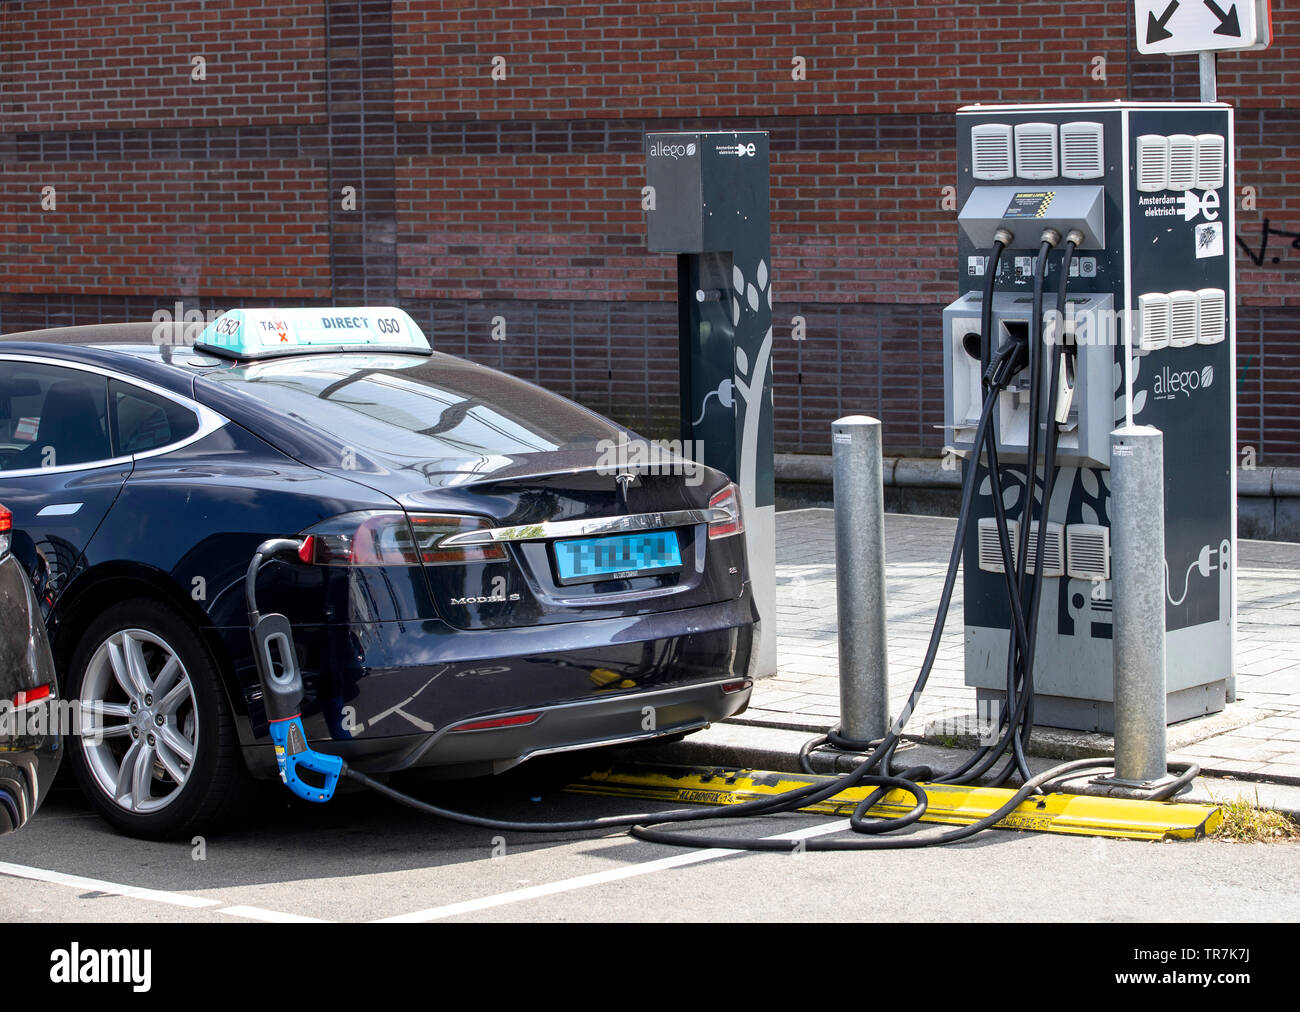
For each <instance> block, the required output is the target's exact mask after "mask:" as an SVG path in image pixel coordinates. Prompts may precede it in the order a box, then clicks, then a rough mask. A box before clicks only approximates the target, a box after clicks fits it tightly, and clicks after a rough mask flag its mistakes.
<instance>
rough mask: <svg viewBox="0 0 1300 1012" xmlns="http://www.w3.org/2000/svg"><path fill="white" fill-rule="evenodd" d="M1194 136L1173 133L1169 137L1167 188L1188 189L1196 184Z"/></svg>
mask: <svg viewBox="0 0 1300 1012" xmlns="http://www.w3.org/2000/svg"><path fill="white" fill-rule="evenodd" d="M1196 160H1197V156H1196V138H1195V137H1193V136H1192V135H1191V134H1174V135H1173V136H1172V137H1170V138H1169V189H1171V190H1190V189H1191V188H1192V187H1194V186H1195V185H1196Z"/></svg>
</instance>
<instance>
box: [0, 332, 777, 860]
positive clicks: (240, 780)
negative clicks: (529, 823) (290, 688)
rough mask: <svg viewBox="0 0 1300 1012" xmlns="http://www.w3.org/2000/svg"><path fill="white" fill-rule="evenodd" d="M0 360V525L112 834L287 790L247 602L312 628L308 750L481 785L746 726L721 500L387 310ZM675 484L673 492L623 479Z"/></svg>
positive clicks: (143, 337)
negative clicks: (11, 529) (289, 542)
mask: <svg viewBox="0 0 1300 1012" xmlns="http://www.w3.org/2000/svg"><path fill="white" fill-rule="evenodd" d="M178 336H179V335H177V334H175V333H173V332H172V328H171V327H170V325H167V324H147V323H146V324H112V325H103V326H91V327H76V328H65V329H62V330H46V331H32V332H29V333H25V334H11V335H9V336H8V338H7V339H6V340H5V342H4V343H0V501H3V502H5V503H6V504H7V505H8V506H9V507H10V508H11V509H12V511H13V514H14V525H15V528H16V529H18V530H21V531H22V535H21V536H20V537H18V538H16V539H15V541H14V545H13V553H14V555H15V557H16V558H17V559H18V560H19V561H20V562H21V563H22V564H23V566H24V567H26V569H27V572H28V574H29V575H30V577H31V580H32V583H33V586H34V588H35V592H36V596H37V598H38V599H39V600H40V602H41V604H42V608H43V610H44V618H45V622H46V626H47V628H48V630H49V634H50V639H51V642H52V645H53V650H54V657H55V661H56V665H57V667H58V669H59V671H60V673H61V676H62V680H63V684H64V692H65V694H66V696H67V697H68V698H70V699H79V700H80V701H81V708H82V724H83V733H82V734H81V735H80V736H78V737H75V738H73V739H71V740H69V742H68V751H69V753H70V755H69V761H70V763H71V765H72V767H73V769H74V770H75V772H76V775H77V777H78V779H79V781H80V783H81V785H82V787H83V789H84V790H85V792H86V794H87V796H88V797H89V798H90V800H91V802H92V803H93V804H94V805H95V807H96V808H97V809H98V810H99V811H100V812H101V813H102V814H103V815H104V817H105V818H106V819H108V820H109V821H110V822H111V823H112V824H113V825H115V826H116V827H118V828H119V829H120V830H122V831H124V832H127V833H131V834H136V835H141V836H149V837H159V836H175V835H185V834H189V833H191V832H195V831H198V830H200V829H202V828H205V827H211V826H213V825H215V824H218V823H219V822H220V821H222V820H224V819H225V818H227V817H228V816H230V815H231V814H233V813H234V812H235V811H236V810H237V809H238V808H239V806H240V805H241V801H242V798H243V796H244V788H245V787H246V786H247V780H248V776H249V774H250V773H251V774H252V775H253V776H262V777H268V776H274V775H275V770H276V766H275V759H274V755H273V753H272V749H271V746H270V744H269V742H270V739H269V737H268V735H267V726H266V717H265V713H264V711H263V708H262V704H261V696H260V689H259V686H258V679H257V674H256V671H255V668H254V664H253V658H252V650H251V644H250V637H249V630H248V609H247V605H246V603H245V597H244V589H243V586H242V580H243V577H244V574H245V569H246V567H247V566H248V564H249V561H250V559H251V557H252V555H253V553H254V551H255V549H256V548H257V546H258V545H259V544H260V543H261V542H262V541H264V540H266V539H268V538H272V537H295V538H298V539H300V540H301V541H302V550H301V552H300V553H299V557H298V558H296V559H295V558H289V559H284V560H277V561H275V562H272V563H269V564H267V565H265V566H264V567H263V568H262V570H261V575H260V577H259V579H258V582H257V595H258V607H259V608H260V610H261V611H263V612H273V611H274V612H282V613H283V614H285V615H286V616H287V617H288V618H289V620H290V622H291V623H292V626H293V630H294V641H295V646H296V649H297V654H298V661H299V664H300V666H301V668H302V672H303V678H304V682H305V684H306V698H305V700H304V709H303V720H304V724H305V726H306V729H307V732H308V736H309V738H310V739H311V740H312V743H313V746H314V747H316V748H317V749H319V750H321V751H324V752H333V753H335V754H339V755H342V756H344V757H345V758H346V759H347V761H348V762H349V763H350V764H351V765H353V766H355V767H357V768H359V769H362V770H366V771H370V772H389V771H396V770H401V769H406V768H411V767H416V766H433V765H437V766H444V767H449V768H454V772H456V773H464V774H466V775H475V774H480V773H487V772H493V771H501V770H504V769H507V768H509V767H511V766H513V765H515V764H517V763H519V762H522V761H523V760H525V759H527V758H529V757H531V756H536V755H541V754H544V753H549V752H557V751H566V750H571V749H579V748H586V747H591V746H597V745H603V744H609V743H612V742H627V741H637V740H642V739H647V740H648V739H654V738H660V737H667V736H678V735H681V734H683V733H688V732H690V731H693V730H697V729H699V728H701V727H704V726H706V725H707V724H708V723H710V722H712V721H716V720H719V719H722V718H725V717H728V716H730V715H732V714H735V713H737V712H739V711H740V710H742V709H744V707H745V706H746V705H747V703H748V700H749V693H750V685H751V683H750V681H749V674H750V672H749V662H750V654H751V644H752V642H753V637H754V623H755V621H756V613H755V610H754V605H753V599H752V594H751V591H750V587H749V582H748V576H747V573H746V569H745V553H744V538H743V537H742V536H739V535H741V534H742V533H743V519H742V515H741V509H740V502H739V496H738V493H737V490H736V488H735V486H733V485H731V484H730V483H729V482H728V481H727V479H726V477H725V476H723V475H721V474H719V473H718V472H716V471H713V470H710V469H708V468H703V467H699V466H696V465H690V466H687V465H688V462H682V461H680V460H677V461H675V463H676V464H681V465H682V466H668V465H669V464H674V461H667V462H665V458H664V457H663V456H662V455H661V454H660V455H656V454H650V455H649V456H648V457H642V458H638V457H637V455H636V454H635V453H628V452H626V451H627V450H628V447H629V446H632V447H635V446H638V445H639V446H642V447H644V446H645V445H646V444H644V442H638V440H637V437H635V436H634V435H632V434H631V433H629V432H628V431H627V430H626V429H624V428H622V427H620V426H618V425H616V424H614V423H613V422H611V421H609V420H607V419H605V418H603V417H601V416H599V415H597V414H594V413H592V412H591V411H588V410H586V409H585V408H582V407H580V406H578V405H576V404H574V403H572V402H571V401H568V400H565V399H564V398H561V397H558V396H555V395H553V394H550V393H548V392H546V391H545V390H542V389H540V388H538V387H536V386H533V385H531V384H529V383H524V382H521V381H519V380H517V379H513V378H512V377H510V376H507V375H505V374H503V373H500V372H497V371H494V370H492V369H488V368H484V367H482V366H478V365H474V364H472V363H470V362H467V361H463V360H460V359H456V358H452V357H450V356H447V355H442V354H437V353H434V352H432V351H431V350H430V348H429V345H428V342H427V340H426V339H425V337H424V335H423V334H422V333H421V332H420V329H419V327H418V326H417V325H416V324H415V323H414V322H413V321H412V320H411V319H410V318H409V317H408V316H407V315H406V314H405V313H403V312H401V311H400V310H395V309H328V310H307V309H299V310H232V311H231V312H229V313H227V314H225V315H224V316H222V317H220V318H219V319H217V320H215V321H213V322H212V323H210V324H209V325H208V326H207V327H206V328H205V329H203V331H202V333H200V334H198V335H197V340H195V339H194V337H193V335H191V336H190V338H189V340H188V341H180V340H177V338H178ZM635 459H653V460H655V462H656V463H655V466H653V467H648V468H647V467H628V466H623V465H624V464H625V462H626V461H627V460H635Z"/></svg>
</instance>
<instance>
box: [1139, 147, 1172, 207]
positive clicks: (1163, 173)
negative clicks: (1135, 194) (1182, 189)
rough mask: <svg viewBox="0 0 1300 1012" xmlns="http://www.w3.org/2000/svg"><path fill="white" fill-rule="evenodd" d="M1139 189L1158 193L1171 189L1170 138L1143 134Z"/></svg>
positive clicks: (1140, 148)
mask: <svg viewBox="0 0 1300 1012" xmlns="http://www.w3.org/2000/svg"><path fill="white" fill-rule="evenodd" d="M1137 151H1138V170H1137V175H1138V189H1139V190H1141V191H1142V192H1143V193H1157V192H1159V191H1160V190H1165V189H1168V188H1169V138H1168V137H1161V136H1160V135H1159V134H1143V135H1142V136H1141V137H1139V138H1138V148H1137Z"/></svg>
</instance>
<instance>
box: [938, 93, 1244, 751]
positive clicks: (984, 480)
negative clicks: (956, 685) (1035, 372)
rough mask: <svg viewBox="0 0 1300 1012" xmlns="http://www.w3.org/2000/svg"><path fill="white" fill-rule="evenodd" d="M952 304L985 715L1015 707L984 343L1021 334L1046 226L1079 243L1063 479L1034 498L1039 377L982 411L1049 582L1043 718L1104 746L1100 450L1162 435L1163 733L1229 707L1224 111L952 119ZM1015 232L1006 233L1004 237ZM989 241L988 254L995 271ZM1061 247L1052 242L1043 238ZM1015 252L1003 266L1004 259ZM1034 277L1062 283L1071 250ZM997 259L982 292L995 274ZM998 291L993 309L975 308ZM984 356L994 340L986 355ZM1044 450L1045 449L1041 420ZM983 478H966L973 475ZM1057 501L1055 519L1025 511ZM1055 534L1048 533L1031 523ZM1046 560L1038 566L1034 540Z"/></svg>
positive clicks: (1055, 108) (1106, 456)
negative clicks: (1133, 431) (1119, 437)
mask: <svg viewBox="0 0 1300 1012" xmlns="http://www.w3.org/2000/svg"><path fill="white" fill-rule="evenodd" d="M957 124H958V129H957V140H958V158H959V169H960V172H959V184H958V206H959V207H960V208H961V211H960V215H959V222H960V229H959V232H960V235H959V240H958V267H959V270H958V274H959V291H960V297H959V298H958V299H957V301H956V302H954V303H952V305H950V306H948V307H947V309H946V310H945V311H944V315H943V340H944V384H945V418H944V422H945V427H946V433H947V439H948V440H949V444H950V446H951V447H952V449H953V450H955V451H956V452H957V453H959V454H961V455H962V456H963V457H964V458H965V460H964V464H963V467H964V479H965V480H967V481H975V482H977V483H978V488H977V494H976V495H975V498H974V507H973V510H972V515H971V522H970V525H969V527H968V529H967V533H966V539H965V543H964V546H963V571H964V577H963V588H964V608H965V670H966V684H967V685H970V686H973V687H975V688H976V691H977V700H978V704H979V708H980V710H981V713H985V712H988V711H990V710H993V709H994V708H996V707H997V706H999V705H1002V704H1003V703H1004V702H1005V701H1006V699H1007V695H1008V675H1007V671H1008V651H1009V632H1010V630H1011V623H1012V616H1011V613H1010V609H1009V605H1008V602H1007V600H1006V591H1005V582H1006V577H1005V575H1004V568H1003V560H1004V557H1003V555H1002V554H1000V551H999V533H998V526H997V523H998V522H997V518H996V516H995V513H996V512H997V510H996V509H995V507H996V504H994V503H993V501H992V496H993V490H994V489H995V488H996V487H997V484H998V483H997V482H996V481H994V482H991V481H990V476H989V473H988V468H987V467H986V466H985V464H984V463H982V462H981V460H980V447H977V446H975V445H974V440H975V432H976V424H977V419H978V418H979V416H980V411H981V401H982V397H981V393H982V390H981V382H982V377H983V376H984V373H985V369H986V368H987V365H988V362H987V356H988V351H987V347H986V348H985V349H983V354H984V356H985V360H984V361H983V362H982V361H981V351H982V349H981V327H982V325H983V323H984V320H982V317H983V315H984V314H985V313H986V312H987V313H988V317H987V318H988V320H991V323H992V327H991V333H990V335H989V338H990V339H991V345H992V347H995V348H996V347H998V346H999V345H1000V344H1002V343H1003V342H1011V341H1015V340H1021V341H1023V340H1025V339H1026V338H1027V336H1028V334H1029V331H1030V330H1031V325H1032V322H1033V321H1032V317H1033V310H1034V304H1035V298H1034V295H1033V294H1032V293H1033V290H1034V285H1035V283H1036V282H1035V277H1034V275H1035V271H1036V270H1037V269H1038V264H1037V261H1038V258H1037V257H1036V255H1035V254H1036V253H1037V252H1039V247H1040V243H1041V242H1042V241H1043V236H1044V234H1045V232H1050V231H1052V230H1054V231H1055V233H1057V236H1056V238H1057V241H1059V239H1060V237H1061V236H1065V235H1067V234H1068V235H1070V236H1071V237H1072V239H1071V242H1072V244H1073V245H1072V249H1073V250H1074V251H1075V252H1074V256H1073V259H1072V260H1070V261H1069V262H1070V266H1069V269H1068V275H1069V276H1068V277H1067V278H1066V285H1067V287H1066V291H1067V293H1068V294H1067V296H1066V298H1067V301H1066V303H1065V305H1066V310H1065V313H1064V318H1063V319H1057V318H1055V315H1054V314H1052V315H1051V318H1049V319H1048V320H1047V321H1046V322H1045V323H1044V330H1043V334H1044V339H1045V341H1047V342H1049V343H1050V342H1051V341H1061V342H1063V346H1062V353H1061V356H1060V368H1059V370H1057V371H1056V373H1055V374H1054V375H1053V374H1052V373H1051V372H1050V371H1049V372H1045V373H1044V374H1043V376H1042V380H1041V382H1042V386H1041V388H1040V389H1039V390H1038V391H1037V396H1038V397H1040V398H1042V399H1043V400H1046V399H1047V398H1048V396H1049V394H1050V390H1051V387H1052V386H1053V385H1054V386H1055V387H1056V389H1057V401H1056V412H1055V418H1056V420H1057V422H1058V423H1059V426H1058V427H1059V435H1058V436H1057V440H1058V443H1057V446H1056V454H1057V456H1056V462H1055V463H1056V468H1055V470H1054V474H1055V481H1054V483H1053V482H1052V481H1049V480H1047V478H1046V475H1044V477H1043V478H1041V479H1039V480H1037V481H1035V483H1034V487H1035V492H1034V494H1033V495H1031V494H1030V479H1029V478H1028V477H1027V474H1026V472H1027V470H1028V468H1027V466H1026V464H1027V461H1028V460H1029V456H1028V453H1029V446H1030V427H1031V422H1030V418H1031V416H1030V411H1029V405H1030V395H1031V387H1032V385H1033V384H1032V380H1031V376H1030V373H1029V371H1028V370H1024V371H1022V372H1021V373H1019V374H1018V375H1017V376H1016V377H1015V379H1014V380H1013V381H1012V382H1010V383H1009V384H1008V385H1006V387H1005V388H1004V389H1002V390H1001V391H1000V392H999V393H998V394H997V404H996V407H995V409H994V410H993V412H992V415H991V422H992V427H993V432H994V435H993V441H994V442H995V444H996V448H997V455H998V459H999V460H1000V464H1001V469H1002V470H1001V475H1002V478H1001V485H1002V489H1001V491H1002V496H1001V506H1002V507H1003V512H1004V515H1005V518H1006V522H1007V526H1008V528H1009V529H1010V533H1011V535H1012V540H1013V541H1014V540H1015V538H1016V536H1017V535H1019V534H1020V533H1021V525H1024V524H1028V525H1029V531H1028V533H1029V535H1030V536H1029V538H1028V542H1029V546H1030V547H1029V551H1028V558H1027V568H1026V570H1025V572H1026V573H1027V574H1029V575H1030V576H1032V577H1033V579H1035V580H1041V583H1042V587H1041V607H1039V608H1038V610H1037V622H1036V624H1035V626H1034V628H1036V630H1037V633H1036V638H1037V659H1038V662H1037V664H1036V665H1035V672H1034V676H1033V680H1034V695H1033V699H1034V703H1033V706H1034V720H1035V722H1036V723H1039V724H1046V725H1052V726H1057V727H1066V728H1075V729H1082V730H1096V731H1112V730H1113V729H1114V722H1115V718H1114V709H1113V685H1112V674H1113V663H1112V643H1111V624H1112V611H1111V609H1112V600H1113V594H1112V587H1111V573H1110V543H1111V538H1110V528H1111V522H1112V517H1111V515H1110V512H1109V505H1110V466H1111V459H1110V444H1109V434H1110V432H1111V430H1113V429H1114V428H1115V427H1116V426H1117V425H1122V424H1125V423H1126V422H1127V423H1130V424H1134V423H1135V424H1138V425H1151V426H1155V427H1156V428H1158V429H1160V430H1161V431H1162V432H1163V433H1164V453H1165V463H1164V473H1165V488H1164V502H1163V503H1158V502H1153V503H1151V504H1150V508H1151V509H1163V511H1164V521H1165V523H1164V526H1165V545H1164V557H1165V587H1166V601H1165V606H1166V656H1167V667H1168V677H1167V689H1166V691H1167V717H1168V721H1169V723H1173V722H1176V721H1179V720H1185V719H1188V718H1190V717H1194V716H1199V715H1201V714H1205V713H1211V712H1214V711H1217V710H1221V709H1222V708H1223V706H1224V704H1225V698H1226V696H1227V694H1228V691H1229V686H1231V685H1232V684H1233V674H1234V657H1233V644H1234V625H1235V614H1236V613H1235V583H1234V572H1235V564H1236V472H1235V456H1234V447H1235V445H1236V396H1235V392H1236V391H1235V383H1234V380H1233V376H1234V362H1235V323H1236V320H1235V309H1234V307H1235V295H1236V293H1235V271H1234V265H1233V254H1234V239H1233V236H1234V235H1235V227H1234V220H1233V219H1234V199H1233V194H1234V189H1233V136H1232V110H1231V109H1230V108H1229V107H1228V106H1226V105H1223V104H1220V103H1177V104H1175V103H1122V102H1114V103H1105V104H1101V103H1085V104H1062V105H1023V106H972V107H967V108H963V109H961V110H960V111H959V112H958V115H957ZM1000 230H1004V231H1000ZM995 242H996V243H999V245H997V247H996V253H997V254H1003V255H1000V256H997V255H993V256H991V253H993V252H994V247H995ZM1051 245H1052V246H1055V243H1052V244H1051ZM1003 246H1005V252H1004V251H1003V249H1002V247H1003ZM1043 253H1044V256H1045V257H1046V259H1045V261H1044V263H1043V264H1042V267H1043V268H1045V269H1044V271H1043V274H1044V276H1043V277H1042V278H1039V279H1038V282H1037V283H1038V284H1039V285H1040V288H1041V287H1042V286H1050V287H1052V288H1053V290H1055V289H1056V286H1057V285H1058V284H1059V282H1060V272H1061V265H1062V263H1063V261H1065V260H1066V259H1067V258H1066V256H1065V255H1064V254H1063V252H1062V251H1060V250H1056V249H1052V250H1050V251H1049V250H1048V244H1046V243H1044V244H1043ZM991 262H992V263H996V264H997V268H996V273H995V276H994V277H992V278H991V279H990V278H988V277H986V276H985V271H986V269H987V267H988V266H989V264H990V263H991ZM986 291H991V292H992V298H991V300H990V301H991V310H990V309H989V308H988V307H985V306H984V304H983V300H984V297H985V292H986ZM984 343H985V345H987V344H988V343H989V339H985V342H984ZM1035 428H1036V429H1037V430H1038V431H1037V432H1036V438H1037V439H1039V440H1041V439H1045V438H1047V437H1046V435H1045V434H1044V432H1043V430H1045V429H1046V426H1041V423H1036V424H1035ZM972 472H974V473H972ZM1044 487H1046V488H1050V489H1051V492H1050V501H1049V502H1048V503H1047V504H1046V507H1045V509H1044V510H1042V512H1043V513H1045V518H1043V517H1040V516H1039V515H1038V514H1037V513H1035V512H1033V503H1034V498H1035V496H1041V495H1042V493H1043V491H1044ZM1040 522H1045V524H1046V534H1045V537H1042V538H1040V536H1039V534H1040V532H1039V530H1038V527H1039V524H1040ZM1040 544H1041V545H1042V546H1043V548H1042V558H1041V560H1040V559H1039V558H1038V550H1039V549H1038V546H1039V545H1040Z"/></svg>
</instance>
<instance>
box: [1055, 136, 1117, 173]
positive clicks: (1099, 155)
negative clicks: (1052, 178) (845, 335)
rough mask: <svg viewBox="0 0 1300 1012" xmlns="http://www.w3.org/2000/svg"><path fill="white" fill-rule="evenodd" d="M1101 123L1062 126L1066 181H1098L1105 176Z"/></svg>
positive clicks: (1063, 166)
mask: <svg viewBox="0 0 1300 1012" xmlns="http://www.w3.org/2000/svg"><path fill="white" fill-rule="evenodd" d="M1102 137H1103V128H1102V125H1101V124H1100V123H1084V122H1079V123H1065V124H1063V125H1062V126H1061V175H1062V176H1064V177H1065V178H1066V179H1098V178H1100V177H1101V176H1103V175H1105V172H1106V166H1105V159H1104V154H1103V152H1102Z"/></svg>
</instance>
